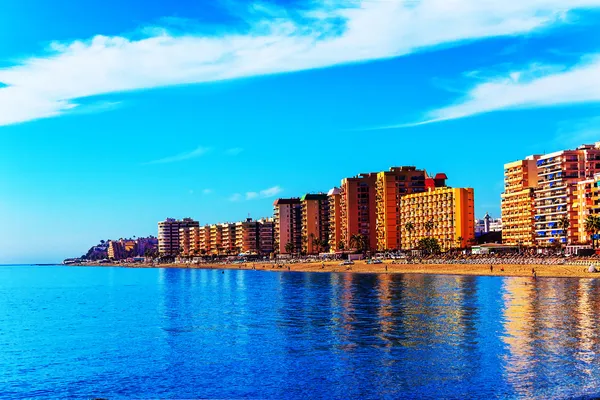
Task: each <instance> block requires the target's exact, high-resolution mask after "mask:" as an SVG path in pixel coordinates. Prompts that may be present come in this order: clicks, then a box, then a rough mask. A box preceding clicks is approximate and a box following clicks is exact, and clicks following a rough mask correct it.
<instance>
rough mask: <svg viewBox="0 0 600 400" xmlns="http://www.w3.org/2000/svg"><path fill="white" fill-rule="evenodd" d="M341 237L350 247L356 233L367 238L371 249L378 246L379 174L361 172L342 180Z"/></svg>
mask: <svg viewBox="0 0 600 400" xmlns="http://www.w3.org/2000/svg"><path fill="white" fill-rule="evenodd" d="M340 213H341V216H340V217H341V218H340V219H341V238H342V242H344V247H345V249H350V244H351V239H352V237H353V236H354V235H361V236H363V237H366V239H367V247H368V249H369V250H373V249H375V247H376V246H377V232H376V230H375V226H376V222H377V174H376V173H369V174H360V175H357V176H355V177H352V178H345V179H343V180H342V184H341V187H340Z"/></svg>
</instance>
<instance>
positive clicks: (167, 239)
mask: <svg viewBox="0 0 600 400" xmlns="http://www.w3.org/2000/svg"><path fill="white" fill-rule="evenodd" d="M195 226H200V224H199V222H198V221H194V220H193V219H191V218H184V219H182V220H176V219H173V218H167V219H166V220H164V221H161V222H159V223H158V252H159V254H160V255H161V256H177V255H179V250H180V249H179V247H180V237H179V230H180V229H181V228H188V227H195Z"/></svg>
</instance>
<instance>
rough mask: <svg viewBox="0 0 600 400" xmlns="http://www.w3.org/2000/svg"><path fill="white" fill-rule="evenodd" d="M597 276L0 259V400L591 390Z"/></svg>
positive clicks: (598, 315)
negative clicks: (151, 266)
mask: <svg viewBox="0 0 600 400" xmlns="http://www.w3.org/2000/svg"><path fill="white" fill-rule="evenodd" d="M598 321H600V281H599V280H594V279H571V278H563V279H555V278H538V279H536V280H534V279H533V278H511V277H476V276H448V275H400V274H398V275H395V274H351V273H299V272H287V271H285V272H273V271H268V270H267V271H263V270H202V269H142V268H139V269H128V268H113V267H96V268H91V267H66V266H30V265H20V266H0V398H2V399H36V398H40V399H68V398H74V399H95V398H103V399H120V398H123V399H148V398H151V399H157V398H161V399H162V398H164V399H197V398H201V399H429V398H430V399H438V398H447V399H479V398H482V399H490V398H501V399H512V398H515V399H517V398H518V399H554V398H556V399H562V398H578V399H588V398H589V399H591V398H595V397H597V396H599V395H600V328H599V325H598Z"/></svg>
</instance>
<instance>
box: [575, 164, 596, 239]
mask: <svg viewBox="0 0 600 400" xmlns="http://www.w3.org/2000/svg"><path fill="white" fill-rule="evenodd" d="M573 208H575V209H576V211H577V242H578V243H587V242H589V241H590V238H591V234H592V232H588V231H587V230H586V227H585V222H586V220H587V218H588V217H589V216H590V215H593V216H596V217H598V216H600V174H596V175H594V177H593V178H591V179H586V180H583V181H580V182H578V183H577V189H576V191H575V199H574V203H573Z"/></svg>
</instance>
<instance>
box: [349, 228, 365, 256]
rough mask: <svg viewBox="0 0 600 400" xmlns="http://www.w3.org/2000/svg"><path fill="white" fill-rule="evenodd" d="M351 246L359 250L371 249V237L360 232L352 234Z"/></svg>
mask: <svg viewBox="0 0 600 400" xmlns="http://www.w3.org/2000/svg"><path fill="white" fill-rule="evenodd" d="M350 247H351V248H353V249H355V250H356V251H358V252H362V253H364V252H366V251H367V250H368V249H369V238H368V237H367V236H365V235H361V234H360V233H357V234H354V235H352V236H350Z"/></svg>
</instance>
